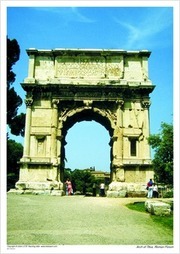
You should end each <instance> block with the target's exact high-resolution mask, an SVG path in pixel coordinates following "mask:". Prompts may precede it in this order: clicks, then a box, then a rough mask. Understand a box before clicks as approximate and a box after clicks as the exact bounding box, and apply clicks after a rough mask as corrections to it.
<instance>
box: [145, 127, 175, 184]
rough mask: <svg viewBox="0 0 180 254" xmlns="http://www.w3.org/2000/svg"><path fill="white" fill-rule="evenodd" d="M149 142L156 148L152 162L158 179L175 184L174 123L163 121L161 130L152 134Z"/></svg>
mask: <svg viewBox="0 0 180 254" xmlns="http://www.w3.org/2000/svg"><path fill="white" fill-rule="evenodd" d="M148 142H149V144H150V145H151V147H152V148H153V149H155V155H154V159H153V161H152V163H153V168H154V173H155V177H156V181H158V182H160V183H164V184H170V185H173V125H172V124H167V123H162V124H161V132H160V133H159V134H154V135H150V137H149V138H148Z"/></svg>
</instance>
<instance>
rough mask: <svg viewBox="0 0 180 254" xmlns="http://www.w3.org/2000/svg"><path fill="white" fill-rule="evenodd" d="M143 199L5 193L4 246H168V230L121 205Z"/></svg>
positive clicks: (171, 242)
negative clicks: (6, 211)
mask: <svg viewBox="0 0 180 254" xmlns="http://www.w3.org/2000/svg"><path fill="white" fill-rule="evenodd" d="M145 200H146V199H145V198H107V197H103V198H102V197H83V196H64V197H58V196H44V195H16V194H10V193H9V194H8V203H7V204H8V244H9V245H172V244H173V232H172V230H170V229H167V228H164V227H163V226H157V225H156V224H155V223H154V222H153V220H152V218H151V216H150V215H149V214H148V213H141V212H137V211H133V210H130V209H128V208H127V207H126V206H125V204H126V203H131V202H136V201H140V202H141V201H145Z"/></svg>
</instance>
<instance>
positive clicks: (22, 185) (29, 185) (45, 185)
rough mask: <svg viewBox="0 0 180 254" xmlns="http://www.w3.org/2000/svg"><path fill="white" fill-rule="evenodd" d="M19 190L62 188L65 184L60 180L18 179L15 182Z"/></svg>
mask: <svg viewBox="0 0 180 254" xmlns="http://www.w3.org/2000/svg"><path fill="white" fill-rule="evenodd" d="M15 188H16V189H17V190H42V191H44V190H51V191H52V190H62V189H63V184H62V183H61V182H58V181H45V182H29V181H28V182H25V181H18V182H17V183H16V184H15Z"/></svg>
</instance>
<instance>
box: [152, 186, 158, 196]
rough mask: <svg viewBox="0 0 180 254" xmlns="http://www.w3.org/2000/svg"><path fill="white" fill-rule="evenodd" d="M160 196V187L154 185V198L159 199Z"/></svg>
mask: <svg viewBox="0 0 180 254" xmlns="http://www.w3.org/2000/svg"><path fill="white" fill-rule="evenodd" d="M158 196H159V194H158V186H157V184H155V183H154V184H153V198H158Z"/></svg>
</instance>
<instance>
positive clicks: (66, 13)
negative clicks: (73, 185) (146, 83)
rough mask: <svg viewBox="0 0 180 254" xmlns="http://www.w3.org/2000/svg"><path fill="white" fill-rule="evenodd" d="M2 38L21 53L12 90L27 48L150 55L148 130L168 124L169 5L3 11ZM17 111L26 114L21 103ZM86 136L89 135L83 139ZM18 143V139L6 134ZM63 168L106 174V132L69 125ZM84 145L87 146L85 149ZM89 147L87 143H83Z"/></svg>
mask: <svg viewBox="0 0 180 254" xmlns="http://www.w3.org/2000/svg"><path fill="white" fill-rule="evenodd" d="M7 35H8V37H9V39H14V38H15V39H16V40H17V41H18V43H19V46H20V49H21V55H20V60H19V61H18V62H17V63H16V65H15V66H14V69H13V71H14V72H15V73H16V82H15V83H14V87H15V89H16V91H17V92H18V94H20V95H21V97H22V98H23V99H24V98H25V93H24V91H23V89H22V88H21V86H20V83H21V82H23V79H24V78H26V77H27V70H28V56H27V54H26V49H27V48H37V49H54V48H100V49H103V48H108V49H124V50H142V49H148V50H149V51H151V52H152V53H151V56H150V58H149V78H150V79H151V80H152V82H153V84H154V85H156V88H155V90H154V91H153V93H152V94H151V103H152V104H151V107H150V131H151V133H152V134H155V133H158V132H159V130H160V126H161V122H166V123H172V122H173V86H174V84H173V82H174V81H173V7H172V6H167V7H165V6H162V5H161V7H157V6H156V5H155V6H149V7H143V6H141V7H140V6H131V7H129V6H127V7H124V6H121V5H116V6H108V7H103V6H102V5H101V6H99V7H97V6H92V7H77V6H74V7H70V6H68V7H66V8H65V7H62V6H61V7H52V6H49V7H42V8H40V7H33V6H31V7H14V6H12V7H10V6H9V7H8V8H7ZM19 112H25V105H24V104H23V106H22V107H21V108H20V110H19ZM87 133H88V135H86V134H87ZM11 138H13V139H15V140H17V141H18V142H23V139H22V138H19V137H18V138H17V137H14V136H11ZM66 141H67V145H66V147H65V148H66V157H67V161H68V162H67V164H66V167H70V168H71V169H74V168H88V167H92V166H95V168H96V169H97V170H105V171H109V163H110V147H109V145H108V143H109V135H108V132H107V131H106V130H105V129H104V127H103V126H101V125H100V124H98V123H96V122H81V123H78V124H76V125H74V126H73V127H72V128H71V129H70V130H69V132H68V134H67V137H66ZM85 144H86V145H85ZM87 144H88V145H87Z"/></svg>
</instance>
